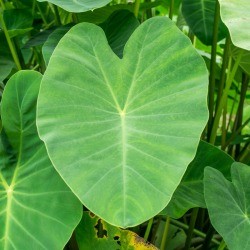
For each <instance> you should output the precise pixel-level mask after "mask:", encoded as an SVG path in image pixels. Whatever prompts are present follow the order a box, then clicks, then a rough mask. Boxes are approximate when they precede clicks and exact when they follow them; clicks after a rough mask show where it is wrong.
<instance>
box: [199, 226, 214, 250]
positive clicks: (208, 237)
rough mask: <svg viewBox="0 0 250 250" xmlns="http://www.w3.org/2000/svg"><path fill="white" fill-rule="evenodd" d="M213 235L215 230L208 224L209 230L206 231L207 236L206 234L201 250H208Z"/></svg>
mask: <svg viewBox="0 0 250 250" xmlns="http://www.w3.org/2000/svg"><path fill="white" fill-rule="evenodd" d="M214 233H215V230H214V228H213V226H212V225H211V224H210V227H209V229H208V231H207V234H206V237H205V240H204V243H203V246H202V249H203V250H209V249H210V243H211V241H212V239H213V236H214Z"/></svg>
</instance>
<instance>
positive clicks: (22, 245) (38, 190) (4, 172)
mask: <svg viewBox="0 0 250 250" xmlns="http://www.w3.org/2000/svg"><path fill="white" fill-rule="evenodd" d="M41 79H42V75H41V74H40V73H37V72H33V71H21V72H19V73H17V74H15V75H14V76H13V77H12V78H11V79H10V80H9V82H8V83H7V85H6V88H5V90H4V93H3V99H2V105H1V111H2V112H1V115H2V123H3V130H2V133H1V140H0V155H1V158H0V225H1V227H0V249H2V250H9V249H27V246H29V248H30V249H62V248H63V247H64V245H65V244H66V243H67V241H68V240H69V238H70V236H71V234H72V232H73V230H74V228H75V227H76V225H77V224H78V222H79V221H80V219H81V204H80V202H79V201H78V200H77V199H76V197H75V196H74V195H73V193H72V192H71V191H70V190H69V188H68V187H67V186H66V185H65V183H64V182H63V181H62V179H61V178H60V176H59V175H58V173H57V172H56V171H55V169H54V168H53V166H52V164H51V162H50V160H49V158H48V156H47V152H46V149H45V146H44V144H43V142H42V141H41V140H40V139H39V137H38V135H37V130H36V125H35V117H36V100H37V95H38V90H39V86H40V82H41ZM27 244H28V245H27Z"/></svg>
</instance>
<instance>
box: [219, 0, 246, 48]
mask: <svg viewBox="0 0 250 250" xmlns="http://www.w3.org/2000/svg"><path fill="white" fill-rule="evenodd" d="M219 3H220V10H221V18H222V21H223V22H224V23H225V24H226V26H227V28H228V30H229V33H230V35H231V39H232V42H233V44H234V45H235V46H237V47H239V48H242V49H246V50H250V43H249V41H250V32H249V31H250V4H249V0H219Z"/></svg>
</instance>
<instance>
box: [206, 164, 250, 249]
mask: <svg viewBox="0 0 250 250" xmlns="http://www.w3.org/2000/svg"><path fill="white" fill-rule="evenodd" d="M231 178H232V182H230V181H228V180H227V179H226V178H225V177H224V176H223V175H222V173H220V172H219V171H218V170H216V169H214V168H211V167H207V168H206V169H205V175H204V186H205V189H204V190H205V201H206V204H207V208H208V213H209V217H210V219H211V222H212V224H213V226H214V228H215V229H216V230H217V231H218V232H219V234H220V235H221V236H222V237H223V239H224V240H225V242H226V244H227V245H228V249H235V250H241V249H250V240H249V235H250V186H249V179H250V167H249V166H247V165H245V164H243V163H239V162H235V163H233V164H232V166H231ZM215 201H216V202H215Z"/></svg>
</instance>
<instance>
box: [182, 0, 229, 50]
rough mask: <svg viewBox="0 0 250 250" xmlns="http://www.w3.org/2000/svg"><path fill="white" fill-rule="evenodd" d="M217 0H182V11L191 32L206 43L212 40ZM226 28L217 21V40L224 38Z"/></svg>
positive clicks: (210, 42) (208, 43)
mask: <svg viewBox="0 0 250 250" xmlns="http://www.w3.org/2000/svg"><path fill="white" fill-rule="evenodd" d="M216 1H217V0H192V1H190V0H183V1H182V13H183V16H184V17H185V19H186V22H187V24H188V25H189V26H190V28H191V30H192V32H193V33H194V34H195V35H196V36H197V37H198V38H199V39H200V40H201V41H202V42H203V43H204V44H206V45H211V44H212V41H213V26H214V15H215V5H216ZM226 34H227V29H226V27H225V25H224V24H223V23H222V22H221V20H220V21H219V29H218V40H221V39H223V38H225V36H226Z"/></svg>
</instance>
